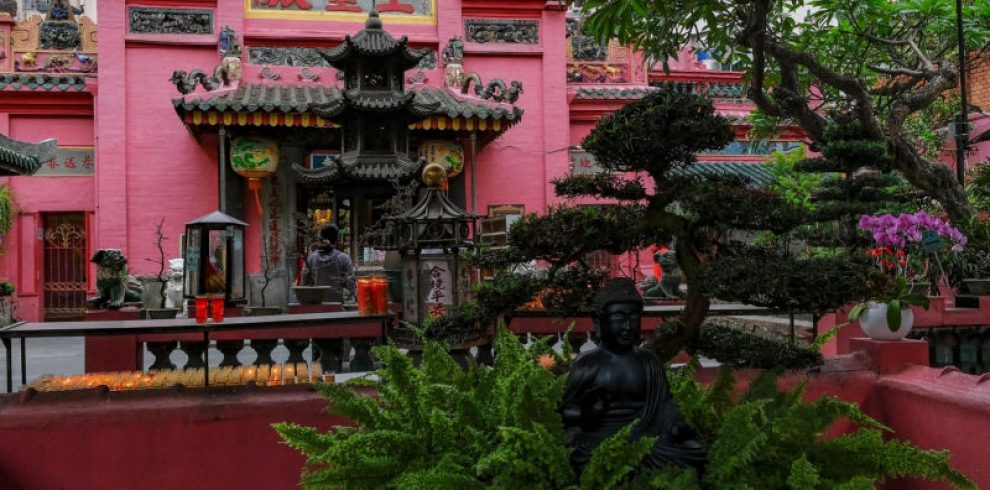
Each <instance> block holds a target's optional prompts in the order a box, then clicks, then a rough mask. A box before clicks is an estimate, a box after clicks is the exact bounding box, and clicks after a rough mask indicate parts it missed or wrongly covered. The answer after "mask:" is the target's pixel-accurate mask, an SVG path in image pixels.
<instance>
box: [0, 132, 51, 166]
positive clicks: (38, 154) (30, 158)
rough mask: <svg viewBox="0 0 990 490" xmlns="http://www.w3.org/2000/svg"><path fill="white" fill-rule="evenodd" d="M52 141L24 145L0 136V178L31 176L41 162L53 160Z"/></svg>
mask: <svg viewBox="0 0 990 490" xmlns="http://www.w3.org/2000/svg"><path fill="white" fill-rule="evenodd" d="M56 149H57V145H56V143H55V140H54V139H49V140H45V141H43V142H41V143H38V144H32V143H24V142H21V141H17V140H15V139H12V138H8V137H6V136H4V135H2V134H0V176H12V175H33V174H34V173H35V172H37V171H38V168H39V167H40V166H41V162H43V161H47V160H50V159H52V158H55V151H56Z"/></svg>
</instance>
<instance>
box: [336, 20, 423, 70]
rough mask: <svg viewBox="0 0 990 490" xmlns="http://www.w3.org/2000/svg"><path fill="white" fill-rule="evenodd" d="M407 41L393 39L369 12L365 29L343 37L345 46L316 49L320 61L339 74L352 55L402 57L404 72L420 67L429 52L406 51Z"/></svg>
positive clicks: (408, 49)
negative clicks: (336, 70) (322, 60)
mask: <svg viewBox="0 0 990 490" xmlns="http://www.w3.org/2000/svg"><path fill="white" fill-rule="evenodd" d="M408 43H409V38H408V37H407V36H402V37H401V38H399V39H396V38H394V37H392V35H391V34H389V33H388V31H386V30H385V29H383V28H382V19H381V18H380V17H379V16H378V11H377V10H375V9H372V10H371V12H370V13H369V14H368V20H367V21H365V23H364V29H363V30H361V31H359V32H358V33H357V34H355V35H353V36H351V35H347V36H344V42H342V43H340V44H339V45H337V46H336V47H334V48H329V49H318V52H319V53H320V55H321V56H323V59H325V60H326V61H327V63H329V64H330V66H333V67H334V68H337V69H338V70H344V69H345V68H346V67H347V65H349V64H350V63H351V61H352V60H353V57H354V55H355V54H357V55H362V56H371V57H378V58H381V57H386V56H392V55H395V54H397V53H398V54H400V55H401V56H402V60H403V62H404V63H403V64H404V65H405V66H403V71H404V70H407V69H409V68H413V67H415V66H416V65H418V64H419V62H420V60H422V59H423V57H424V56H426V55H427V54H429V53H430V51H431V50H430V49H428V48H427V49H415V48H411V47H409V44H408Z"/></svg>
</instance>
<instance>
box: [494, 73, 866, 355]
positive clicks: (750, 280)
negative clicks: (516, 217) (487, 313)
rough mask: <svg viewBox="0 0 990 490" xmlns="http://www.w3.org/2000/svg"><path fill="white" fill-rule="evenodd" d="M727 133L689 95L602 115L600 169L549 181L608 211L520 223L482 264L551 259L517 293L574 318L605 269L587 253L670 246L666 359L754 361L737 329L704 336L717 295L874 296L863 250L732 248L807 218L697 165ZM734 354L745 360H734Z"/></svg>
mask: <svg viewBox="0 0 990 490" xmlns="http://www.w3.org/2000/svg"><path fill="white" fill-rule="evenodd" d="M733 137H734V133H733V130H732V128H731V126H730V124H729V122H728V121H727V120H726V119H725V118H723V117H720V116H718V115H716V114H715V109H714V107H713V106H712V103H711V102H710V101H708V100H706V99H703V98H700V97H697V96H694V95H691V94H684V93H675V92H672V91H668V90H664V89H661V90H659V91H657V92H655V93H653V94H650V95H648V96H646V97H644V98H643V99H641V100H640V101H637V102H635V103H633V104H630V105H627V106H626V107H624V108H623V109H620V110H619V111H616V112H615V113H613V114H612V115H610V116H608V117H605V118H603V119H602V120H601V121H600V122H599V124H598V126H597V127H596V128H595V129H594V130H593V131H592V132H591V133H590V134H589V135H588V137H587V138H586V139H585V140H584V143H583V146H584V148H585V149H586V150H588V151H589V152H591V153H592V154H594V156H595V157H596V159H597V161H598V163H599V165H600V166H602V167H603V168H604V169H605V172H603V173H600V174H594V175H574V176H570V177H566V178H562V179H559V180H556V181H555V182H554V185H555V188H556V191H557V194H558V195H560V196H563V197H578V196H590V197H595V198H599V199H603V200H608V201H610V202H613V203H615V204H613V205H608V206H603V207H598V208H595V207H584V208H575V207H568V206H560V207H554V208H551V209H549V210H548V211H547V213H546V214H545V215H543V216H535V215H530V216H526V217H524V218H523V219H522V220H520V221H519V222H518V223H516V225H515V226H514V227H513V228H512V230H511V232H510V236H509V241H510V247H509V249H508V250H502V251H498V252H496V253H491V254H487V255H486V254H482V257H481V258H479V262H482V263H489V265H491V264H496V265H497V264H502V265H505V264H511V263H513V262H521V261H525V260H531V259H537V260H543V261H546V262H548V263H550V264H551V266H550V269H549V271H548V278H547V279H546V280H544V281H542V283H537V284H533V282H532V281H527V282H525V283H522V284H517V285H518V286H519V288H530V290H533V289H535V290H536V291H539V290H540V289H541V288H543V289H546V288H549V289H550V291H551V292H553V293H557V294H561V293H563V294H565V295H569V296H568V297H567V299H566V301H562V302H560V303H561V304H564V305H567V308H570V309H572V310H573V309H581V308H582V305H585V306H586V304H587V303H586V301H587V299H588V298H589V297H590V296H591V295H592V294H594V290H595V289H596V287H598V286H600V283H596V282H595V281H596V277H597V278H600V277H601V276H600V275H599V276H596V272H598V273H600V271H593V270H591V269H590V268H589V267H588V266H587V265H586V264H585V262H584V261H583V257H584V256H585V255H586V254H588V253H590V252H594V251H607V252H609V253H613V254H618V253H623V252H627V251H631V250H637V249H641V248H645V247H648V246H650V245H652V244H655V243H670V244H671V245H672V248H673V249H674V250H675V253H676V258H677V262H678V265H679V266H680V269H681V270H682V271H683V273H684V276H685V278H686V280H687V287H688V289H687V296H686V304H685V308H684V311H683V313H682V315H681V316H680V318H678V319H676V320H675V321H668V322H665V324H664V330H663V332H662V335H660V336H659V337H658V338H656V339H655V340H654V341H653V344H652V346H653V348H655V349H656V350H657V352H658V353H659V354H660V355H661V358H662V359H669V358H671V357H672V356H673V355H674V354H676V353H677V352H679V351H680V350H682V349H683V348H685V347H686V348H688V349H689V350H698V349H699V348H702V347H704V349H705V353H706V355H710V356H714V357H716V358H718V359H719V360H720V361H722V362H729V363H732V362H735V361H736V360H738V361H739V362H740V363H741V365H749V364H748V363H750V362H753V361H755V360H756V358H754V357H752V356H747V355H745V354H744V353H741V352H739V350H738V349H736V348H734V347H733V344H736V345H738V340H739V335H741V334H740V333H738V332H725V331H720V330H718V329H717V328H716V327H712V328H711V329H710V334H703V333H704V332H703V329H702V324H703V321H704V319H705V317H706V315H707V313H708V307H709V303H710V301H711V299H712V298H720V299H725V300H736V301H742V302H745V303H749V304H755V305H762V306H767V307H773V308H777V309H781V310H784V311H802V312H811V313H817V314H824V313H826V312H829V311H832V310H834V309H836V308H838V307H839V306H842V305H845V304H849V303H852V302H855V301H856V300H860V299H865V297H867V296H869V295H870V292H871V288H870V286H871V283H870V282H869V281H868V280H867V279H868V277H867V275H868V274H870V273H871V268H870V267H869V264H868V262H866V257H865V256H863V257H861V256H860V255H859V254H835V255H832V256H827V257H808V256H803V255H801V254H798V253H795V252H794V251H793V250H792V249H791V248H790V247H787V246H781V245H776V244H770V245H766V246H756V245H752V244H748V243H744V242H741V241H734V240H730V239H729V238H728V237H730V236H732V234H733V233H736V232H740V231H745V232H760V231H769V232H773V233H776V234H784V233H787V232H789V231H791V230H793V229H795V228H796V227H798V226H799V225H802V224H804V223H806V222H807V221H808V220H809V219H811V218H813V217H812V216H810V215H809V213H808V212H807V210H805V209H803V208H802V207H801V206H797V205H795V204H793V203H791V202H789V201H788V200H787V199H786V198H785V197H784V196H782V195H780V194H779V193H776V192H773V191H770V190H767V189H760V188H756V187H754V186H753V185H752V183H751V182H750V181H748V179H746V178H745V177H742V176H732V175H715V174H712V173H707V172H705V171H704V169H703V168H702V167H699V164H697V163H696V159H695V155H696V154H697V153H699V152H702V151H705V150H714V149H720V148H722V147H724V146H725V145H726V144H727V143H729V142H730V141H732V139H733ZM500 276H501V277H500ZM507 276H508V277H507ZM514 280H516V279H514V278H512V277H511V273H510V272H508V270H506V271H503V272H502V273H501V274H500V275H499V276H496V278H495V284H507V283H511V282H512V281H514ZM496 289H498V290H502V291H504V290H505V289H507V288H504V287H503V288H496ZM481 292H482V293H484V291H481ZM479 296H480V297H479V301H480V302H482V304H484V303H485V302H486V301H489V300H488V299H486V296H487V295H485V294H481V295H479ZM544 303H545V304H546V301H544ZM563 313H565V314H566V313H573V312H563ZM746 343H747V344H750V343H751V342H746ZM741 354H742V357H746V358H747V359H748V360H740V359H737V358H736V356H739V355H741ZM795 354H796V356H797V357H796V358H792V359H791V360H789V361H786V362H785V363H792V362H793V365H792V367H796V366H797V365H800V364H801V363H802V362H811V363H814V362H816V360H817V361H820V357H818V355H817V354H813V355H810V356H808V355H807V353H806V352H804V353H801V352H797V353H795ZM756 357H757V358H760V360H759V362H761V363H767V362H769V364H761V366H762V367H770V366H772V365H775V364H777V362H774V361H773V360H772V358H773V356H756Z"/></svg>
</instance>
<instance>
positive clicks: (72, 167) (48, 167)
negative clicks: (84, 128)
mask: <svg viewBox="0 0 990 490" xmlns="http://www.w3.org/2000/svg"><path fill="white" fill-rule="evenodd" d="M95 172H96V157H95V155H94V152H93V147H92V146H60V147H59V148H58V153H57V154H56V156H55V158H52V159H50V160H47V161H44V162H41V166H40V167H38V172H37V173H35V174H34V175H36V176H39V177H76V176H80V177H88V176H91V175H93V174H94V173H95Z"/></svg>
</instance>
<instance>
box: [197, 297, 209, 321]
mask: <svg viewBox="0 0 990 490" xmlns="http://www.w3.org/2000/svg"><path fill="white" fill-rule="evenodd" d="M209 309H210V299H209V298H207V297H206V296H196V323H206V317H207V313H208V311H209Z"/></svg>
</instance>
